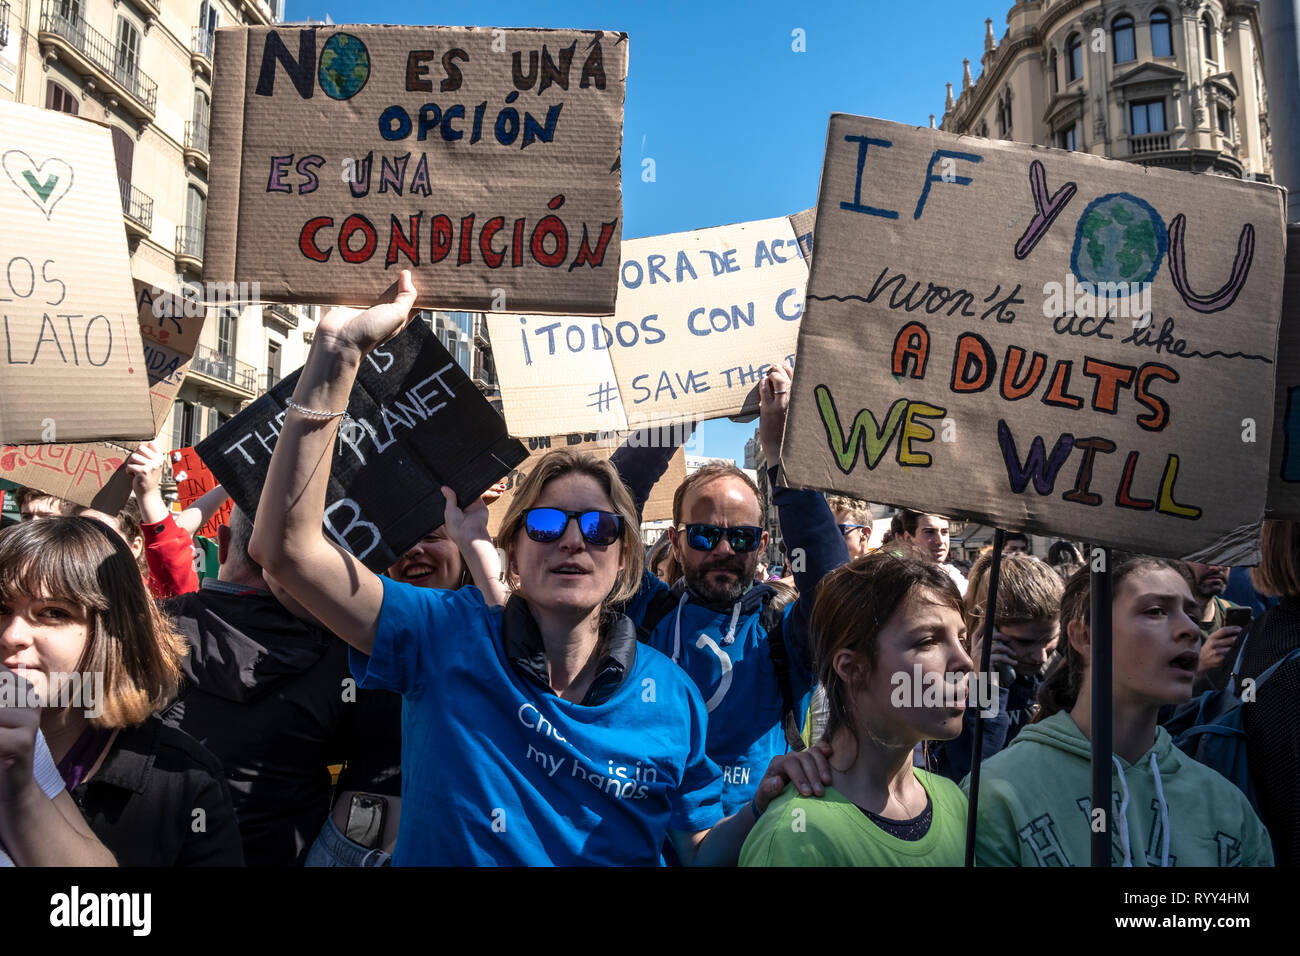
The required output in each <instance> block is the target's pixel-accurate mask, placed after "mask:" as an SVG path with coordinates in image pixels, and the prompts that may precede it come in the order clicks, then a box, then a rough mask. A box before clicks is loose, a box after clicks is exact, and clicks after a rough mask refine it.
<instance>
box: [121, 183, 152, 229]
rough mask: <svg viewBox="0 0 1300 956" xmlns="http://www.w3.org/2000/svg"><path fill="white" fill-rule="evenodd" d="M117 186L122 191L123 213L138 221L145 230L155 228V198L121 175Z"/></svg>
mask: <svg viewBox="0 0 1300 956" xmlns="http://www.w3.org/2000/svg"><path fill="white" fill-rule="evenodd" d="M117 188H118V189H119V190H120V191H121V193H122V213H123V215H125V216H127V217H128V218H130V219H133V220H134V221H135V222H138V223H139V224H140V226H141V227H142V228H143V229H144V231H145V232H148V231H150V230H151V229H153V199H151V198H150V197H149V196H147V195H145V194H144V193H143V192H141V191H140V190H138V189H136V188H135V187H134V186H132V185H131V183H130V182H129V181H128V180H125V179H122V178H121V177H118V180H117Z"/></svg>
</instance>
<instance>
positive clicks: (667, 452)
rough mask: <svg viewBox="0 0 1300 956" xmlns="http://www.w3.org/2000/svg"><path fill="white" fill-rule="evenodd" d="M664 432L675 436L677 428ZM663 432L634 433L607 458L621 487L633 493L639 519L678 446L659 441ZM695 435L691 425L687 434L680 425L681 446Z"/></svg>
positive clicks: (653, 430) (644, 431)
mask: <svg viewBox="0 0 1300 956" xmlns="http://www.w3.org/2000/svg"><path fill="white" fill-rule="evenodd" d="M667 431H669V432H670V433H672V435H673V436H674V437H675V436H676V435H677V434H678V433H679V432H678V429H676V428H669V429H667ZM663 432H664V429H662V428H655V429H642V430H640V431H635V432H633V433H632V434H631V435H629V436H628V437H627V440H626V441H624V442H623V444H622V445H619V447H618V448H617V449H616V450H615V451H614V454H612V455H610V456H609V463H610V464H611V465H613V466H614V468H615V470H616V471H618V476H619V477H620V478H622V479H623V484H625V485H627V488H628V491H630V492H632V500H633V501H635V502H636V514H637V517H638V518H640V517H641V514H642V512H643V511H645V503H646V502H647V501H649V500H650V492H651V491H652V490H653V489H654V486H655V482H657V481H658V480H659V479H660V478H662V477H663V476H664V472H666V471H667V470H668V463H669V462H670V461H672V458H673V455H675V454H676V453H677V449H678V448H679V447H680V446H678V445H674V444H669V443H667V442H660V441H659V438H660V437H661V436H662V433H663ZM694 432H695V426H694V424H692V425H691V430H690V431H689V432H687V431H686V430H685V426H684V425H683V427H682V429H681V430H680V434H681V436H682V441H683V443H685V442H686V441H687V440H688V439H689V438H690V436H691V435H692V434H694ZM647 433H648V434H647Z"/></svg>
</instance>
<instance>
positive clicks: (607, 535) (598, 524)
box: [524, 508, 623, 544]
mask: <svg viewBox="0 0 1300 956" xmlns="http://www.w3.org/2000/svg"><path fill="white" fill-rule="evenodd" d="M573 518H576V519H577V521H578V530H579V531H581V532H582V539H583V540H584V541H586V542H587V543H588V544H613V543H614V542H615V541H617V540H618V539H619V538H620V537H621V536H622V534H623V516H622V515H619V514H614V513H612V512H609V511H564V510H562V509H560V508H529V509H528V510H527V511H525V512H524V532H525V533H526V534H527V535H528V537H530V538H532V539H533V540H534V541H538V542H540V543H542V544H550V543H551V542H553V541H559V540H560V538H562V537H563V536H564V531H565V529H566V528H568V527H569V521H570V519H573Z"/></svg>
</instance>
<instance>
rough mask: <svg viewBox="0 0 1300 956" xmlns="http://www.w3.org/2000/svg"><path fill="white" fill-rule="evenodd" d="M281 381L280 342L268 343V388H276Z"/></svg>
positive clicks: (268, 389)
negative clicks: (276, 384)
mask: <svg viewBox="0 0 1300 956" xmlns="http://www.w3.org/2000/svg"><path fill="white" fill-rule="evenodd" d="M278 381H280V343H279V342H267V343H266V390H267V391H268V392H269V391H270V390H271V389H273V388H275V383H276V382H278Z"/></svg>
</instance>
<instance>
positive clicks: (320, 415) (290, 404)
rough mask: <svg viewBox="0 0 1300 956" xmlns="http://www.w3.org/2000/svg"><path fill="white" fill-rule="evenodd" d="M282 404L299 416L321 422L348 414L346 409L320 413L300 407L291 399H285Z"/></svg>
mask: <svg viewBox="0 0 1300 956" xmlns="http://www.w3.org/2000/svg"><path fill="white" fill-rule="evenodd" d="M284 404H285V405H287V406H288V407H289V408H292V409H293V410H294V411H295V412H297V413H298V414H299V415H306V416H307V417H308V418H319V419H322V420H326V419H330V418H342V417H344V416H346V415H347V413H348V410H347V409H346V408H345V409H343V411H341V412H322V411H317V410H316V409H314V408H306V407H304V406H302V405H299V404H298V403H297V402H295V401H294V400H293V399H292V398H286V399H285V400H284Z"/></svg>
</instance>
